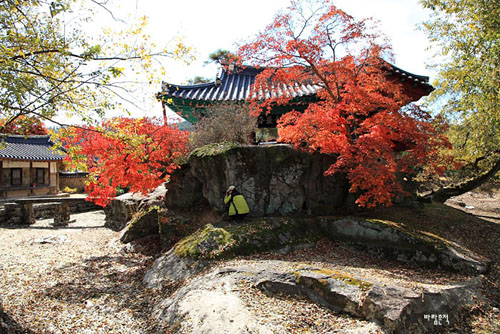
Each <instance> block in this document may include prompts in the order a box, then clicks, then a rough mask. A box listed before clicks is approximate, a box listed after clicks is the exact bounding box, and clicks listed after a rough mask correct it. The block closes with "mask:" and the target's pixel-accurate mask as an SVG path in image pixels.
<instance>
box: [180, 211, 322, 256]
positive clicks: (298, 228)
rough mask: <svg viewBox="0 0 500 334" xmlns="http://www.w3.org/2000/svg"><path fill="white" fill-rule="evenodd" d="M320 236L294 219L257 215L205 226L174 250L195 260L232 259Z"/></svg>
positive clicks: (311, 240) (301, 242)
mask: <svg viewBox="0 0 500 334" xmlns="http://www.w3.org/2000/svg"><path fill="white" fill-rule="evenodd" d="M318 239H319V236H318V235H316V234H315V233H312V232H308V231H307V230H305V227H304V226H303V225H301V224H300V223H298V222H297V221H294V220H289V219H286V218H269V219H266V218H258V219H253V220H251V221H248V222H246V223H242V224H237V225H230V226H227V227H225V228H216V227H213V226H212V225H206V226H205V228H203V229H202V230H199V231H197V232H195V233H194V234H192V235H190V236H188V237H187V238H185V239H183V240H181V241H180V242H179V243H178V244H177V245H176V246H175V253H176V254H177V255H179V256H182V257H189V258H193V259H209V258H213V259H215V258H231V257H235V256H238V255H249V254H253V253H258V252H263V251H269V250H273V249H278V248H281V247H284V246H287V245H294V244H303V243H311V242H316V241H317V240H318Z"/></svg>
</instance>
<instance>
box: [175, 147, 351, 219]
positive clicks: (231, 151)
mask: <svg viewBox="0 0 500 334" xmlns="http://www.w3.org/2000/svg"><path fill="white" fill-rule="evenodd" d="M334 162H335V157H333V156H329V155H321V154H307V153H301V152H298V151H297V150H294V149H293V148H292V147H291V146H289V145H285V144H276V145H262V146H235V145H234V144H213V145H208V146H204V147H202V148H200V149H197V150H195V151H193V153H192V154H191V155H190V157H189V159H188V161H187V163H185V164H184V165H182V168H181V169H179V170H176V171H175V172H174V173H173V174H172V176H171V179H170V182H169V183H168V185H167V187H168V192H167V195H166V206H167V207H168V208H172V209H175V208H187V207H191V206H195V205H196V204H197V203H198V202H199V201H201V200H203V199H205V200H206V201H208V203H209V204H210V206H211V207H212V208H213V209H215V210H216V211H218V212H224V210H225V206H224V203H223V201H222V199H223V197H224V192H225V190H226V189H227V187H228V186H229V185H234V186H236V188H237V189H238V190H239V191H240V192H241V193H243V194H244V196H245V198H246V200H247V202H248V205H249V207H250V212H251V215H253V216H273V215H292V214H300V213H305V214H313V215H325V214H332V213H334V212H336V211H337V210H338V209H339V208H342V207H344V206H345V205H346V204H347V199H348V184H347V181H346V179H345V177H344V176H343V175H341V174H336V175H332V176H325V175H324V172H325V171H326V170H327V169H328V167H329V166H330V165H331V164H332V163H334Z"/></svg>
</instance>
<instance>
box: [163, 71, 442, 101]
mask: <svg viewBox="0 0 500 334" xmlns="http://www.w3.org/2000/svg"><path fill="white" fill-rule="evenodd" d="M387 69H388V72H389V73H390V74H391V75H395V76H398V77H400V78H401V81H403V80H407V81H409V82H411V83H412V84H414V85H421V86H423V88H424V89H425V90H426V91H427V93H429V92H430V91H432V90H433V88H432V86H431V85H429V77H426V76H422V75H416V74H412V73H410V72H407V71H404V70H402V69H400V68H398V67H396V66H394V65H392V64H389V63H387ZM262 71H263V68H255V67H250V66H246V67H244V68H243V69H239V70H236V71H231V72H228V71H226V70H224V69H223V70H222V74H221V76H220V78H217V80H216V81H214V82H210V83H205V84H196V85H186V86H183V85H175V84H169V83H166V82H163V83H162V91H161V92H160V93H159V96H162V97H163V98H166V99H168V98H178V99H182V100H193V101H207V102H210V101H243V100H247V99H248V98H249V97H250V88H251V86H252V84H253V83H254V82H255V77H256V76H257V74H259V73H260V72H262ZM318 89H319V86H317V85H311V84H302V85H297V84H296V85H294V86H286V87H285V86H283V87H280V88H278V89H276V90H275V91H273V92H265V94H266V95H265V97H264V98H270V97H271V95H270V94H273V95H282V94H284V93H286V94H289V95H290V96H291V97H303V96H312V95H314V94H315V93H316V91H317V90H318ZM273 97H275V96H273Z"/></svg>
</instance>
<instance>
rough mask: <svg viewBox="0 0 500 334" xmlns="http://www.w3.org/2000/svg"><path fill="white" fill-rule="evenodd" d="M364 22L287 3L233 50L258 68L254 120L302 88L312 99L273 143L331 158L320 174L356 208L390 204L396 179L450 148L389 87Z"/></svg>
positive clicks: (398, 90) (328, 4)
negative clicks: (337, 177)
mask: <svg viewBox="0 0 500 334" xmlns="http://www.w3.org/2000/svg"><path fill="white" fill-rule="evenodd" d="M372 26H373V22H372V21H371V20H370V19H365V20H360V21H358V20H355V19H354V18H353V17H351V16H350V15H348V14H346V13H345V12H343V11H342V10H340V9H338V8H336V7H335V6H334V5H333V4H332V1H322V0H321V1H319V0H318V1H292V3H291V6H290V7H289V8H288V10H287V11H284V12H282V13H280V14H279V15H277V16H276V17H275V19H274V21H273V22H272V23H271V24H270V25H269V26H268V27H267V28H266V29H265V30H264V32H262V33H260V34H258V35H257V36H256V38H255V39H254V41H252V42H251V43H248V44H246V45H243V46H241V47H240V49H239V56H240V57H241V58H242V61H244V62H245V63H249V64H252V65H254V66H258V67H259V66H262V67H265V69H264V70H263V72H261V74H259V75H258V76H257V78H256V81H255V84H254V86H253V99H252V108H251V109H252V112H253V113H254V114H260V113H261V112H263V111H268V110H270V108H272V107H274V106H276V105H287V104H292V105H293V104H294V103H295V104H300V103H301V100H300V98H299V99H297V98H296V95H297V94H299V95H300V91H301V87H302V86H303V85H305V84H307V85H309V86H313V87H314V88H315V90H316V97H317V99H314V100H313V101H308V102H307V103H308V107H307V109H306V110H305V111H304V112H297V111H292V112H290V113H287V114H285V115H284V116H282V117H281V118H280V120H279V123H278V130H279V135H280V140H281V141H283V142H288V143H292V144H294V145H295V146H296V147H297V148H301V149H305V150H308V151H319V152H322V153H326V154H334V155H337V156H338V159H337V162H336V163H335V164H333V165H331V166H330V168H328V170H327V171H326V174H331V173H337V172H342V173H345V174H346V175H347V177H348V179H349V180H350V184H351V187H350V192H352V193H355V194H356V195H357V196H358V199H357V201H356V203H357V204H358V205H360V206H365V207H372V206H376V205H386V206H387V205H391V203H392V200H393V199H394V198H395V197H396V196H397V195H398V194H401V193H402V186H401V184H400V183H399V182H397V177H396V176H397V173H398V172H404V173H412V172H415V171H416V170H419V169H421V168H422V167H423V166H424V165H427V168H431V169H433V170H434V172H439V171H440V167H442V165H441V166H439V165H437V163H436V164H433V162H437V161H438V160H437V159H436V156H437V154H438V152H439V150H440V148H442V147H448V146H449V143H448V142H447V140H446V138H445V137H444V136H443V135H442V134H441V132H440V128H438V127H435V126H434V123H433V122H432V121H431V118H430V116H429V115H428V114H427V113H426V112H424V111H422V110H421V109H419V108H418V107H415V106H409V107H406V108H402V107H403V106H405V105H407V104H408V103H409V102H410V100H409V98H408V97H407V96H406V95H405V94H404V92H403V89H402V86H401V84H400V83H399V82H397V81H395V80H393V79H391V77H390V76H388V75H387V74H388V72H387V63H386V62H385V61H384V60H383V59H382V58H383V57H386V58H387V57H389V58H390V57H391V54H390V48H389V46H388V45H387V44H386V43H385V41H384V39H382V38H381V36H379V35H378V34H377V33H375V32H374V29H372V28H371V27H372Z"/></svg>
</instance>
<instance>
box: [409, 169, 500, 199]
mask: <svg viewBox="0 0 500 334" xmlns="http://www.w3.org/2000/svg"><path fill="white" fill-rule="evenodd" d="M498 171H500V159H498V160H497V162H496V163H495V164H494V165H493V167H492V168H491V169H490V170H489V171H488V172H485V173H483V174H481V175H479V176H477V177H475V178H473V179H470V180H468V181H465V182H463V183H461V184H457V185H455V186H452V187H445V188H441V189H438V190H436V191H432V192H431V193H430V194H427V195H424V196H419V197H418V198H419V199H420V200H423V201H432V202H439V203H444V202H445V201H446V200H447V199H448V198H450V197H453V196H458V195H462V194H465V193H466V192H468V191H471V190H473V189H475V188H477V187H479V186H480V185H482V184H483V183H485V182H486V181H488V180H489V179H490V178H491V177H492V176H494V175H495V174H496V173H497V172H498Z"/></svg>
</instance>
